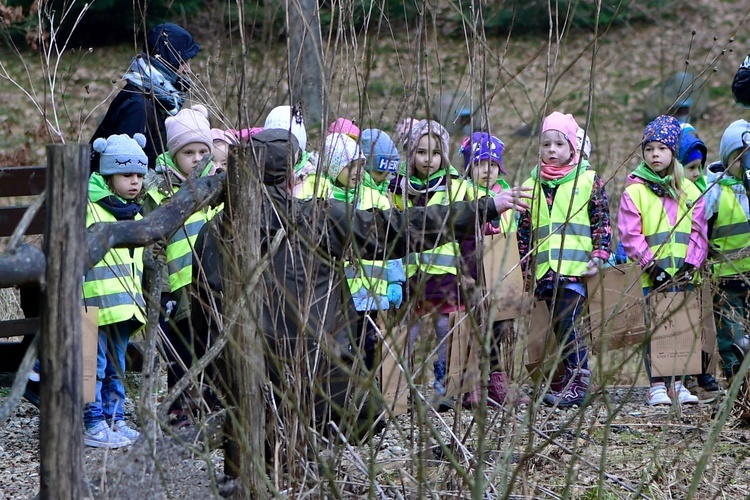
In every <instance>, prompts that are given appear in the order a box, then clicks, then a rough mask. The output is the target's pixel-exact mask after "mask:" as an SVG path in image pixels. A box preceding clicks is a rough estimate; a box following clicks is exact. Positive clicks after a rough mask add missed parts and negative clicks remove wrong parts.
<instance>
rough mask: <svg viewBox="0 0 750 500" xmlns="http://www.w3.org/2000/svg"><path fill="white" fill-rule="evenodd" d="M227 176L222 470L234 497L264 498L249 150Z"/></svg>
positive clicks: (253, 164)
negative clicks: (232, 481)
mask: <svg viewBox="0 0 750 500" xmlns="http://www.w3.org/2000/svg"><path fill="white" fill-rule="evenodd" d="M234 151H236V152H237V153H238V155H237V156H236V157H234V156H235V155H234V154H233V155H232V156H233V157H234V158H230V164H229V171H228V177H227V204H226V210H227V214H228V215H229V224H228V225H227V226H226V231H225V233H226V236H228V237H227V238H226V239H225V241H227V247H226V248H225V249H223V251H224V252H225V253H224V259H225V264H224V284H223V289H224V291H225V293H226V299H225V300H224V301H223V304H224V318H225V319H224V328H225V329H226V331H227V332H228V336H229V346H228V348H227V349H225V351H224V352H225V353H226V367H227V379H228V386H229V394H227V400H228V401H229V404H230V405H231V408H230V412H231V413H230V414H229V415H228V416H227V419H226V426H225V432H226V436H227V439H226V441H225V445H224V471H225V473H226V474H227V475H228V476H230V477H234V478H237V479H238V480H239V481H238V490H237V491H235V495H236V498H251V497H259V498H260V497H264V496H266V495H265V492H266V488H265V480H264V478H265V459H264V453H263V450H264V449H265V443H266V432H265V422H266V413H265V401H264V398H263V383H264V381H265V373H266V370H265V358H264V347H263V346H264V341H263V333H262V331H261V329H260V325H259V322H258V318H259V317H260V310H261V297H262V295H261V293H262V292H259V291H258V290H259V287H258V286H257V285H256V286H254V287H253V286H249V285H248V284H249V283H250V276H251V275H252V273H253V271H254V270H255V269H256V268H258V266H259V265H260V262H261V233H260V220H261V217H260V212H261V203H262V202H261V200H262V196H263V193H262V192H261V189H260V179H259V173H260V167H259V165H262V163H263V159H262V154H261V155H260V156H261V157H260V158H254V157H253V154H252V151H253V150H252V148H250V147H244V148H242V149H239V150H238V149H236V148H235V149H234Z"/></svg>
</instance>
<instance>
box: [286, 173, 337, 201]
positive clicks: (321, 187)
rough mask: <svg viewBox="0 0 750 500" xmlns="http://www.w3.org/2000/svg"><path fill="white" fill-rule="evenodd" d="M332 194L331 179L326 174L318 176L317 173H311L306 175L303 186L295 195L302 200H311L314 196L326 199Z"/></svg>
mask: <svg viewBox="0 0 750 500" xmlns="http://www.w3.org/2000/svg"><path fill="white" fill-rule="evenodd" d="M316 182H317V184H318V186H317V190H316V189H315V183H316ZM330 195H331V181H329V180H328V178H327V177H326V176H324V175H322V176H320V179H318V176H317V175H316V174H310V175H308V176H307V177H305V180H304V181H302V187H301V188H300V189H299V191H297V192H296V193H295V195H294V197H295V198H298V199H300V200H310V199H312V198H320V199H326V198H328V197H330Z"/></svg>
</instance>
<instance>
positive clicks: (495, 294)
mask: <svg viewBox="0 0 750 500" xmlns="http://www.w3.org/2000/svg"><path fill="white" fill-rule="evenodd" d="M482 251H483V258H482V264H483V267H484V283H485V286H486V294H487V297H488V301H487V302H488V303H487V305H488V308H489V311H490V313H492V311H494V318H495V319H494V321H502V320H506V319H515V318H519V317H520V316H521V312H522V309H523V294H524V293H523V292H524V290H523V273H522V272H521V266H520V264H519V263H520V260H519V257H518V238H517V237H516V233H515V231H513V232H510V233H508V234H493V235H486V236H485V237H484V238H483V240H482Z"/></svg>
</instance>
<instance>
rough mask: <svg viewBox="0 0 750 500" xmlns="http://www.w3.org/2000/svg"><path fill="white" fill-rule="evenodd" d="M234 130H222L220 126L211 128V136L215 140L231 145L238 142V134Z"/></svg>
mask: <svg viewBox="0 0 750 500" xmlns="http://www.w3.org/2000/svg"><path fill="white" fill-rule="evenodd" d="M234 132H235V131H233V130H222V129H220V128H212V129H211V137H212V138H213V140H214V141H222V142H226V143H227V144H229V145H230V146H234V145H236V144H237V136H235V135H234Z"/></svg>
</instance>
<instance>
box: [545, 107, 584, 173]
mask: <svg viewBox="0 0 750 500" xmlns="http://www.w3.org/2000/svg"><path fill="white" fill-rule="evenodd" d="M548 130H556V131H558V132H560V133H561V134H562V135H564V136H565V139H567V141H568V144H570V150H571V151H572V152H573V157H572V158H571V159H570V163H569V164H572V163H578V151H579V148H578V137H576V134H577V133H578V122H577V121H576V119H575V118H574V117H573V115H571V114H567V115H564V114H562V113H560V112H559V111H553V112H552V114H551V115H549V116H548V117H547V118H545V119H544V123H543V124H542V133H544V132H547V131H548Z"/></svg>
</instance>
